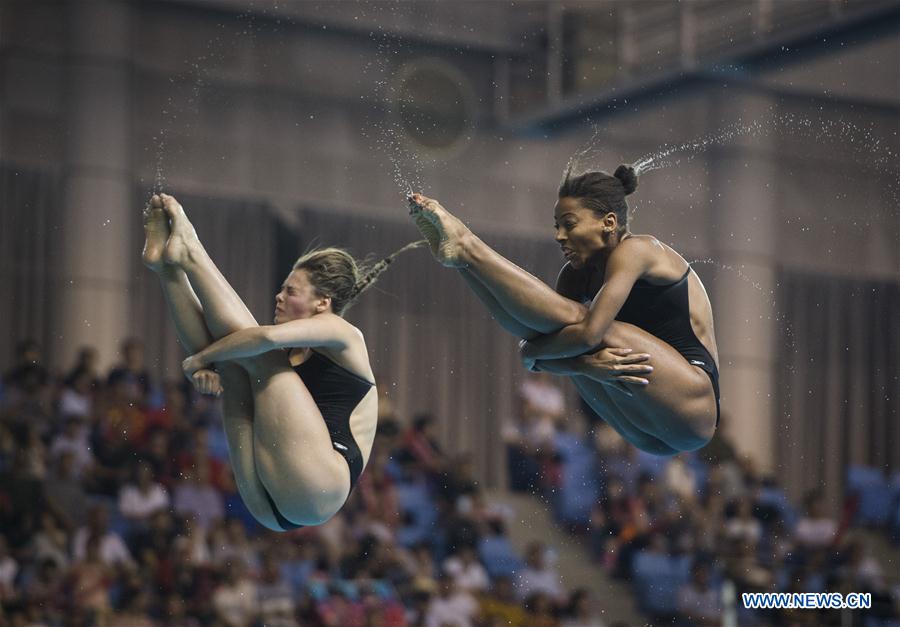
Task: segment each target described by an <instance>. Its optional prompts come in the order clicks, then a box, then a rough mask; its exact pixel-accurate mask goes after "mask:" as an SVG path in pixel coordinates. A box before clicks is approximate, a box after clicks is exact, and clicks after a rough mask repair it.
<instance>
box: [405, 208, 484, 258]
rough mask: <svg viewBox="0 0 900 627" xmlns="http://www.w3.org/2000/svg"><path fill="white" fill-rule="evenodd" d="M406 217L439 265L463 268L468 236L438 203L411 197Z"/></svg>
mask: <svg viewBox="0 0 900 627" xmlns="http://www.w3.org/2000/svg"><path fill="white" fill-rule="evenodd" d="M409 213H410V215H411V216H412V218H413V221H414V222H415V223H416V227H417V228H418V229H419V232H420V233H422V236H423V237H425V239H427V240H428V244H429V246H431V252H432V254H433V255H434V257H435V259H437V260H438V261H439V262H441V264H443V265H445V266H447V267H450V268H464V267H466V266H467V265H468V263H467V261H466V254H465V250H466V242H467V241H468V239H469V238H471V237H472V232H471V231H470V230H469V229H468V228H467V227H466V225H465V224H463V223H462V222H460V221H459V219H457V218H456V217H454V216H453V215H452V214H451V213H450V212H449V211H447V210H446V209H444V208H443V207H442V206H441V205H440V203H439V202H438V201H436V200H432V199H431V198H427V197H426V196H423V195H422V194H411V195H410V197H409Z"/></svg>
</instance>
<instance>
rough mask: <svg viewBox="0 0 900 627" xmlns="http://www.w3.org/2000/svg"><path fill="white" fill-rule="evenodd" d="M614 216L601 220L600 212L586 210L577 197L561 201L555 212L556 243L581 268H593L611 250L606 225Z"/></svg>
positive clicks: (568, 259)
mask: <svg viewBox="0 0 900 627" xmlns="http://www.w3.org/2000/svg"><path fill="white" fill-rule="evenodd" d="M610 215H613V220H614V219H615V218H614V214H607V215H606V216H604V217H603V218H598V217H597V213H596V212H594V211H593V210H591V209H587V208H585V207H584V206H583V205H582V204H581V201H580V200H578V199H577V198H571V197H568V196H567V197H564V198H560V199H559V200H558V201H557V203H556V207H555V208H554V210H553V219H554V228H555V229H556V243H557V244H559V246H560V248H562V251H563V256H564V257H565V258H566V260H567V261H568V262H569V263H570V264H572V267H573V268H576V269H580V268H584V267H585V266H587V265H589V264H590V263H591V262H592V261H593V260H594V259H595V258H596V257H597V254H598V253H599V252H600V251H602V250H603V249H604V248H606V247H607V238H605V237H604V233H608V228H609V227H608V225H607V224H606V222H607V221H608V218H609V216H610Z"/></svg>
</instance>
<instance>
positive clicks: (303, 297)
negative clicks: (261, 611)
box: [143, 194, 420, 531]
mask: <svg viewBox="0 0 900 627" xmlns="http://www.w3.org/2000/svg"><path fill="white" fill-rule="evenodd" d="M144 230H145V233H146V237H147V239H146V243H145V245H144V252H143V260H144V264H145V265H146V266H147V267H149V268H150V269H151V270H153V271H154V272H156V273H157V275H158V276H159V279H160V282H161V283H162V288H163V293H164V294H165V298H166V301H167V303H168V306H169V311H170V312H171V314H172V318H173V319H174V321H175V327H176V330H177V334H178V339H179V342H180V343H181V345H182V346H183V347H184V348H185V350H186V351H187V352H188V353H190V354H191V356H190V357H188V358H187V359H186V360H185V361H184V363H183V367H184V371H185V374H186V375H187V376H188V377H189V378H190V379H191V380H192V381H193V383H194V385H195V387H197V388H198V389H199V390H200V391H202V392H205V393H213V394H222V395H223V401H224V412H223V413H224V422H225V431H226V434H227V439H228V450H229V454H230V457H231V462H232V467H233V469H234V475H235V480H236V483H237V486H238V490H239V492H240V494H241V497H242V499H243V500H244V502H245V503H246V505H247V507H248V509H249V510H250V512H251V513H252V514H253V515H254V517H256V519H257V520H258V521H259V522H260V523H261V524H263V525H264V526H266V527H268V528H269V529H273V530H277V531H283V530H287V529H294V528H297V527H300V526H304V525H317V524H320V523H322V522H324V521H326V520H328V519H329V518H331V517H332V516H333V515H334V514H335V513H336V512H337V511H338V510H339V509H340V508H341V506H342V505H343V504H344V501H346V499H347V496H348V494H349V493H350V490H351V489H352V488H353V486H354V485H355V483H356V481H357V479H358V478H359V475H360V473H361V472H362V470H363V468H364V467H365V465H366V462H367V461H368V459H369V453H370V452H371V449H372V441H373V439H374V437H375V428H376V421H377V398H378V397H377V393H376V390H375V383H374V377H373V375H372V368H371V367H370V365H369V359H368V354H367V352H366V344H365V341H364V339H363V336H362V333H360V331H359V330H358V329H356V328H355V327H354V326H352V325H351V324H350V323H348V322H347V321H346V320H344V319H343V318H342V317H341V316H342V315H343V313H344V312H345V311H346V310H347V308H348V307H349V306H350V305H351V304H352V303H353V302H354V300H355V299H356V298H357V297H358V296H359V295H360V293H362V292H363V290H365V289H366V288H367V287H369V286H370V285H372V283H373V282H374V281H375V280H376V278H377V277H378V275H379V274H380V273H381V272H383V271H384V270H385V269H386V268H387V266H388V265H389V264H390V263H391V261H393V259H394V258H395V257H396V256H397V255H398V254H399V253H400V252H403V251H404V250H406V249H408V248H412V247H414V246H417V245H418V244H419V243H420V242H417V243H416V244H411V245H409V246H406V247H404V248H402V249H401V250H400V251H397V252H396V253H394V254H393V255H391V256H390V257H387V258H386V259H384V260H382V261H380V262H378V263H377V264H375V265H374V266H373V267H372V268H371V269H370V270H368V271H367V272H365V273H363V272H361V271H360V268H359V267H358V265H357V263H356V262H355V260H354V259H353V257H352V256H350V255H349V254H348V253H347V252H345V251H343V250H339V249H334V248H327V249H324V250H315V251H312V252H310V253H307V254H305V255H303V256H302V257H301V258H300V259H298V260H297V262H296V263H295V264H294V266H293V269H292V270H291V272H290V274H288V276H287V278H286V279H285V281H284V283H283V284H282V286H281V290H280V291H279V292H278V294H277V295H276V296H275V319H274V324H273V325H268V326H259V325H258V324H257V322H256V320H255V319H254V318H253V315H252V314H251V313H250V311H249V310H248V309H247V307H246V306H245V305H244V303H243V302H242V301H241V299H240V297H238V295H237V293H235V291H234V290H233V289H232V287H231V286H230V285H229V284H228V282H227V281H226V280H225V278H224V277H223V276H222V274H221V273H220V272H219V270H218V269H217V268H216V266H215V264H214V263H213V261H212V259H210V257H209V255H208V254H207V253H206V250H205V249H204V248H203V245H202V244H201V243H200V240H199V239H198V238H197V234H196V232H195V230H194V227H193V226H192V225H191V223H190V221H189V220H188V218H187V216H186V215H185V213H184V210H183V208H182V207H181V205H180V204H178V202H177V201H176V200H175V199H174V198H173V197H171V196H168V195H166V194H160V195H154V196H153V198H152V199H151V201H150V205H149V206H148V207H147V209H146V210H145V212H144ZM277 349H282V350H277ZM213 364H215V367H216V371H217V372H216V371H213V370H212V369H211V368H212V366H213ZM298 375H299V376H298Z"/></svg>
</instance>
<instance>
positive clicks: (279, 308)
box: [275, 270, 328, 324]
mask: <svg viewBox="0 0 900 627" xmlns="http://www.w3.org/2000/svg"><path fill="white" fill-rule="evenodd" d="M327 301H328V299H326V298H322V297H321V296H318V295H317V294H316V288H315V287H313V284H312V283H310V282H309V275H308V274H307V273H306V270H293V271H291V273H290V274H289V275H288V276H287V278H286V279H285V280H284V283H282V284H281V291H280V292H278V293H277V294H276V295H275V324H281V323H282V322H290V321H291V320H301V319H303V318H310V317H312V316H313V315H315V314H317V313H319V312H320V311H323V310H324V307H325V304H326V303H327Z"/></svg>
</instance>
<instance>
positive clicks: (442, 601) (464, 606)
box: [425, 576, 478, 627]
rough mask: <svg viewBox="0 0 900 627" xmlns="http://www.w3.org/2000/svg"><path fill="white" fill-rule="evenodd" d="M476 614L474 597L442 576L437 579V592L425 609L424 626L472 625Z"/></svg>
mask: <svg viewBox="0 0 900 627" xmlns="http://www.w3.org/2000/svg"><path fill="white" fill-rule="evenodd" d="M477 615H478V603H477V602H476V601H475V597H473V596H472V595H471V594H470V593H469V592H466V591H465V590H460V589H459V588H458V587H457V586H456V585H455V584H454V583H453V580H452V579H451V578H450V577H447V576H444V577H441V578H440V579H439V580H438V585H437V594H436V595H435V596H434V597H432V599H431V602H430V603H429V604H428V609H427V610H426V611H425V627H474V624H475V622H474V621H475V618H476V617H477Z"/></svg>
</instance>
